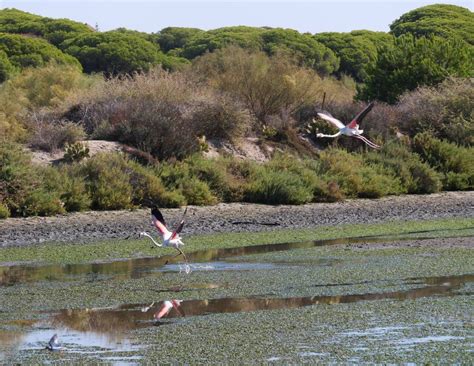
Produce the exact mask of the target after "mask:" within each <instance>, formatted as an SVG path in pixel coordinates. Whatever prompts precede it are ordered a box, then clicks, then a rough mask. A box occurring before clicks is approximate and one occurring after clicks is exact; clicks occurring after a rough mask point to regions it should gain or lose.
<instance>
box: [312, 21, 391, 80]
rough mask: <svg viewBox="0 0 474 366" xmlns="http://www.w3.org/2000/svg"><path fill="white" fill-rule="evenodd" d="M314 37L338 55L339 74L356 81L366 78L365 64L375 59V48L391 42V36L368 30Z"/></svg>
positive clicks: (329, 33) (330, 33) (321, 34)
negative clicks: (348, 76)
mask: <svg viewBox="0 0 474 366" xmlns="http://www.w3.org/2000/svg"><path fill="white" fill-rule="evenodd" d="M314 39H315V40H316V41H318V42H320V43H322V44H323V45H325V46H326V47H328V48H329V49H331V50H332V51H333V52H334V53H335V54H336V56H337V57H339V59H340V66H339V69H338V71H337V73H338V74H339V75H341V74H347V75H350V76H352V77H353V78H354V79H355V80H356V81H358V82H363V81H364V80H365V79H366V78H367V70H366V69H367V65H368V64H369V63H371V62H373V61H375V59H376V57H377V49H378V48H379V47H382V46H384V45H388V44H390V43H392V42H393V37H392V36H390V35H389V34H387V33H384V32H372V31H368V30H358V31H352V32H350V33H336V32H328V33H318V34H316V35H315V36H314Z"/></svg>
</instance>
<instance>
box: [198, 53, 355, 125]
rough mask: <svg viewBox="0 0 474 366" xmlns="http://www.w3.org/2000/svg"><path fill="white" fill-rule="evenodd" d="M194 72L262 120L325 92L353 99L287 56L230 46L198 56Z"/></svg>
mask: <svg viewBox="0 0 474 366" xmlns="http://www.w3.org/2000/svg"><path fill="white" fill-rule="evenodd" d="M193 71H194V73H195V74H196V75H198V77H200V78H201V80H204V81H205V82H207V83H209V85H211V86H212V87H215V88H217V89H219V90H221V91H223V92H225V93H228V94H231V95H233V96H234V97H237V98H239V99H240V100H242V101H243V102H244V103H245V105H246V106H247V107H248V108H249V109H250V111H251V112H252V113H253V114H254V115H255V117H256V118H257V119H258V120H259V121H260V122H262V123H264V122H265V118H267V117H268V116H272V115H279V114H280V113H281V111H288V112H289V113H290V114H293V113H294V112H295V111H297V110H298V109H299V108H301V107H302V106H305V105H311V104H314V103H315V102H316V101H318V100H320V99H321V98H322V95H323V93H324V92H325V91H326V92H327V93H328V94H330V95H331V96H333V95H336V94H342V95H345V96H349V99H352V97H353V95H354V90H350V87H348V86H344V84H343V83H340V82H335V80H334V79H322V78H321V77H320V76H318V74H317V73H315V72H314V71H313V70H311V69H308V68H304V67H300V66H298V65H297V63H296V61H295V60H293V59H292V58H291V57H289V56H288V55H285V54H283V53H279V54H276V55H274V56H273V57H268V56H267V55H266V54H265V53H263V52H251V51H247V50H244V49H241V48H239V47H235V46H231V47H228V48H225V49H221V50H218V51H215V52H213V53H210V54H206V55H204V56H201V57H199V58H198V59H197V60H196V61H195V63H194V65H193Z"/></svg>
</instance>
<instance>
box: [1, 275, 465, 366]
mask: <svg viewBox="0 0 474 366" xmlns="http://www.w3.org/2000/svg"><path fill="white" fill-rule="evenodd" d="M473 281H474V274H469V275H461V276H442V277H429V278H411V279H407V280H406V281H404V282H405V283H417V284H422V285H423V286H422V287H420V288H416V289H410V290H405V291H392V292H382V293H365V294H355V295H340V296H310V297H289V298H274V297H264V298H260V297H258V298H256V297H249V298H216V299H203V300H186V301H182V302H181V309H180V311H179V312H178V311H177V310H175V309H172V310H171V311H170V312H169V313H168V314H167V315H166V317H165V318H163V319H160V321H156V320H155V318H154V315H155V314H156V313H157V312H158V311H159V309H160V307H161V306H162V304H163V303H162V302H161V301H157V302H156V303H152V304H149V303H142V304H123V305H120V306H118V307H114V308H96V309H65V310H61V311H59V312H54V313H52V314H50V315H48V317H46V319H44V320H40V321H38V322H36V323H34V324H33V326H32V327H31V329H30V330H28V331H26V332H24V333H23V334H21V335H20V336H18V335H16V341H15V342H14V343H15V344H14V345H11V346H10V348H11V349H12V348H15V349H16V350H17V351H33V350H43V349H44V347H45V345H46V343H47V340H49V338H51V336H52V335H53V334H55V333H56V334H58V336H59V338H60V340H61V343H62V348H61V351H62V352H67V353H81V354H94V355H96V356H97V355H100V358H101V359H105V358H104V357H105V356H108V355H110V354H111V352H133V353H134V354H135V356H130V357H138V356H136V353H139V351H140V349H141V348H142V347H143V346H141V345H138V344H136V343H134V342H132V341H131V340H130V339H129V337H128V335H127V334H128V333H129V331H131V330H136V329H140V328H144V327H153V326H157V325H161V326H163V325H165V326H166V325H169V324H172V323H174V322H176V321H177V322H179V321H183V320H184V318H186V319H188V318H190V319H192V317H196V316H212V314H224V313H240V312H254V311H268V310H279V309H295V308H300V307H306V306H316V305H328V304H329V305H335V304H344V303H356V302H363V301H376V300H385V299H394V300H399V301H402V300H407V299H410V300H413V299H417V298H421V297H431V296H456V295H460V294H461V293H460V292H457V290H459V289H461V288H462V287H463V285H464V284H466V283H469V282H473ZM462 295H466V294H465V293H462ZM469 295H471V294H469ZM183 315H184V318H183ZM186 321H189V320H186ZM400 329H403V327H397V326H392V327H376V328H373V329H370V330H368V331H365V332H357V331H354V332H345V333H342V334H341V335H342V336H344V337H372V338H377V337H383V336H386V335H387V334H389V333H390V334H392V335H393V333H394V332H395V333H396V332H397V331H398V330H400ZM0 333H1V332H0ZM458 338H459V337H441V336H438V337H436V336H432V337H431V336H430V337H419V338H413V339H401V340H397V341H396V344H397V345H400V346H401V345H403V346H407V345H414V344H418V343H425V342H434V341H437V342H442V341H446V340H452V339H458ZM301 355H302V356H311V355H312V356H315V355H316V354H314V355H313V354H312V353H311V352H302V353H301ZM317 355H319V354H317ZM133 359H135V358H133ZM120 360H121V361H122V362H124V361H126V360H129V358H127V357H125V358H124V357H122V358H120ZM130 360H131V359H130Z"/></svg>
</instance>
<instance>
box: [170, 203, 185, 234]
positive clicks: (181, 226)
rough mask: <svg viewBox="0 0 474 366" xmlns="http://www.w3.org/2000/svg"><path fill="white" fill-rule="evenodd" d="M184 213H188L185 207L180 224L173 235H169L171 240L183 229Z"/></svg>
mask: <svg viewBox="0 0 474 366" xmlns="http://www.w3.org/2000/svg"><path fill="white" fill-rule="evenodd" d="M186 212H188V208H187V207H186V209H185V210H184V213H183V218H182V219H181V222H180V223H179V225H178V226H177V227H176V229H175V230H174V231H173V234H171V239H174V238H176V236H178V234H179V233H180V232H181V231H182V230H183V227H184V218H185V216H186Z"/></svg>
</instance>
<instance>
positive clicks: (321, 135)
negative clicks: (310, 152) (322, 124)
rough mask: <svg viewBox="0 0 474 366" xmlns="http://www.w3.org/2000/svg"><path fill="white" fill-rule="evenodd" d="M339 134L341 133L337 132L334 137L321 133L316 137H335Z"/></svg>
mask: <svg viewBox="0 0 474 366" xmlns="http://www.w3.org/2000/svg"><path fill="white" fill-rule="evenodd" d="M340 134H341V131H339V132H338V133H335V134H334V135H325V134H323V133H321V134H319V136H318V137H337V136H339V135H340Z"/></svg>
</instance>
